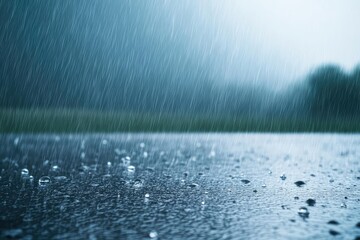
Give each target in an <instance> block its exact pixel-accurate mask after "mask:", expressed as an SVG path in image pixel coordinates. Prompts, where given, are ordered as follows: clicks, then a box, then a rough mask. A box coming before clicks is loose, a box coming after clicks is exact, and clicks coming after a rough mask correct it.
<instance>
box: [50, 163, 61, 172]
mask: <svg viewBox="0 0 360 240" xmlns="http://www.w3.org/2000/svg"><path fill="white" fill-rule="evenodd" d="M59 170H60V168H59V166H58V165H54V166H52V167H51V171H53V172H58V171H59Z"/></svg>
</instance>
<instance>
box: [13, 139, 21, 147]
mask: <svg viewBox="0 0 360 240" xmlns="http://www.w3.org/2000/svg"><path fill="white" fill-rule="evenodd" d="M19 141H20V139H19V138H18V137H17V138H15V139H14V145H15V146H17V145H18V144H19Z"/></svg>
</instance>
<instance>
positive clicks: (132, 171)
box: [127, 165, 135, 173]
mask: <svg viewBox="0 0 360 240" xmlns="http://www.w3.org/2000/svg"><path fill="white" fill-rule="evenodd" d="M127 170H128V172H129V173H134V172H135V167H134V166H132V165H130V166H128V168H127Z"/></svg>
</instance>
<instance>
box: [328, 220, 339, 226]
mask: <svg viewBox="0 0 360 240" xmlns="http://www.w3.org/2000/svg"><path fill="white" fill-rule="evenodd" d="M328 224H331V225H339V222H338V221H335V220H330V221H328Z"/></svg>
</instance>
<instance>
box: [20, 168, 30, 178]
mask: <svg viewBox="0 0 360 240" xmlns="http://www.w3.org/2000/svg"><path fill="white" fill-rule="evenodd" d="M28 176H29V170H28V169H27V168H23V169H22V170H21V177H23V178H27V177H28Z"/></svg>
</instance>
